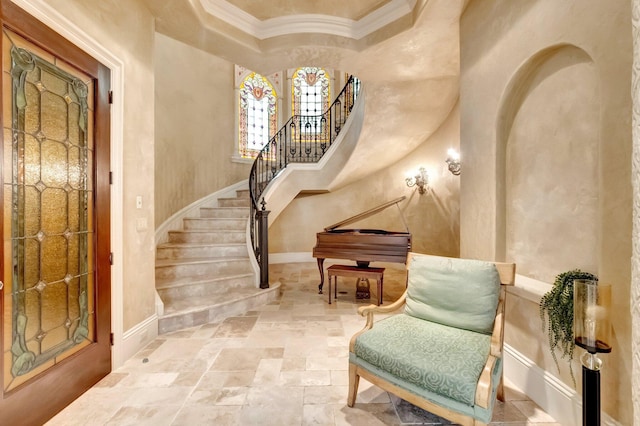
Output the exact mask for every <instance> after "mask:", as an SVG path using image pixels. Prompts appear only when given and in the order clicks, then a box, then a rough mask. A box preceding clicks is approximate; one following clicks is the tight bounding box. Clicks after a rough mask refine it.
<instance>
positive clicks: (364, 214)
mask: <svg viewBox="0 0 640 426" xmlns="http://www.w3.org/2000/svg"><path fill="white" fill-rule="evenodd" d="M405 198H407V197H406V196H404V195H403V196H402V197H400V198H396V199H395V200H391V201H387V202H386V203H384V204H380V205H379V206H377V207H374V208H372V209H369V210H367V211H365V212H362V213H358V214H357V215H355V216H351V217H350V218H347V219H345V220H343V221H340V222H338V223H334V224H333V225H331V226H327V227H326V228H324V230H325V231H327V232H330V231H333V230H334V229H335V228H338V227H340V226H344V225H348V224H350V223H353V222H357V221H358V220H362V219H366V218H368V217H369V216H373V215H374V214H376V213H378V212H379V211H382V210H384V209H386V208H387V207H390V206H393V205H394V204H395V205H398V203H399V202H400V201H402V200H404V199H405ZM398 210H400V208H398ZM400 217H401V218H402V222H403V223H404V227H405V228H406V229H407V232H409V227H408V226H407V222H406V221H405V220H404V216H403V214H402V210H400Z"/></svg>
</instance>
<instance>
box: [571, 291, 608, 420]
mask: <svg viewBox="0 0 640 426" xmlns="http://www.w3.org/2000/svg"><path fill="white" fill-rule="evenodd" d="M610 313H611V285H609V284H598V281H595V280H582V279H580V280H574V281H573V328H574V330H573V336H574V340H575V343H576V345H578V346H580V347H581V348H583V349H585V350H586V351H587V352H585V353H584V354H583V355H582V357H581V358H580V360H581V361H582V424H583V425H585V426H599V425H600V369H601V368H602V360H601V359H600V358H598V353H609V352H611V345H610V342H611V320H610Z"/></svg>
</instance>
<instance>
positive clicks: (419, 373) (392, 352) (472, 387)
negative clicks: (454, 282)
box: [354, 314, 491, 406]
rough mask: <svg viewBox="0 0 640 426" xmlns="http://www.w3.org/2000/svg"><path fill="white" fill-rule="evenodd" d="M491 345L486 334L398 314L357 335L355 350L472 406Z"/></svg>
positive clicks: (421, 385)
mask: <svg viewBox="0 0 640 426" xmlns="http://www.w3.org/2000/svg"><path fill="white" fill-rule="evenodd" d="M490 346H491V336H490V335H486V334H483V333H477V332H473V331H469V330H464V329H459V328H454V327H447V326H445V325H442V324H438V323H433V322H429V321H425V320H423V319H420V318H416V317H413V316H410V315H406V314H398V315H394V316H392V317H389V318H386V319H383V320H381V321H378V322H377V323H375V325H374V327H373V328H372V329H371V330H368V331H366V332H365V333H363V334H361V335H360V336H358V337H357V338H356V342H355V347H354V353H355V355H356V357H358V358H361V359H363V360H364V361H366V362H367V363H369V364H371V365H373V366H375V367H376V368H379V369H381V370H383V371H385V372H388V373H389V374H391V375H392V376H393V377H397V378H398V379H399V380H401V381H406V382H408V383H410V384H412V385H415V386H417V387H418V388H419V389H424V390H427V391H429V392H433V393H435V394H437V395H442V396H445V397H447V398H451V399H453V400H455V401H459V402H461V403H463V404H465V405H467V406H473V405H474V400H475V392H476V385H477V382H478V379H479V377H480V373H481V372H482V369H483V368H484V366H485V364H486V361H487V358H488V356H489V350H490Z"/></svg>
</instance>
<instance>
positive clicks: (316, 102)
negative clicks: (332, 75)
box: [291, 67, 330, 135]
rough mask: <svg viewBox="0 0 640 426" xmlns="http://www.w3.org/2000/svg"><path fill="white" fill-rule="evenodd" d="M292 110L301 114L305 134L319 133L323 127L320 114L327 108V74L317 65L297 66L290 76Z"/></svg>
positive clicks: (302, 130)
mask: <svg viewBox="0 0 640 426" xmlns="http://www.w3.org/2000/svg"><path fill="white" fill-rule="evenodd" d="M292 85H293V88H292V90H291V93H292V98H293V99H292V104H293V105H292V110H293V114H294V115H299V116H301V123H300V128H301V129H300V130H301V132H302V133H303V134H305V135H320V134H322V133H323V131H324V130H325V129H323V126H322V120H321V119H320V116H321V115H322V114H323V113H324V112H325V111H327V109H329V95H330V93H329V75H328V73H327V72H326V71H325V70H324V69H322V68H318V67H302V68H298V69H297V70H296V71H295V73H294V74H293V78H292Z"/></svg>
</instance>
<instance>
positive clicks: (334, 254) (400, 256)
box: [313, 197, 411, 294]
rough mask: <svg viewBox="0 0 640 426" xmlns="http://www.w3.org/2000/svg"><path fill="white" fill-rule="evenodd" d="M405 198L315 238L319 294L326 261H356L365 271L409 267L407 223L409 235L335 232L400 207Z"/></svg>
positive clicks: (327, 229) (366, 213)
mask: <svg viewBox="0 0 640 426" xmlns="http://www.w3.org/2000/svg"><path fill="white" fill-rule="evenodd" d="M405 198H406V197H400V198H397V199H395V200H392V201H389V202H386V203H384V204H382V205H380V206H377V207H374V208H372V209H370V210H367V211H365V212H363V213H360V214H357V215H355V216H352V217H350V218H348V219H345V220H343V221H341V222H338V223H336V224H333V225H331V226H328V227H326V228H324V232H318V233H317V234H316V239H317V240H316V245H315V247H314V248H313V257H315V258H316V259H317V260H318V270H319V271H320V284H319V285H318V290H319V293H320V294H322V287H323V285H324V267H323V265H324V260H325V259H326V258H331V259H349V260H353V261H355V262H356V265H357V266H358V267H361V268H366V267H368V266H369V262H376V261H377V262H394V263H406V261H407V254H408V253H409V250H410V249H411V234H410V233H409V232H408V228H407V226H406V222H405V228H407V232H391V231H385V230H383V229H336V228H339V227H341V226H344V225H348V224H350V223H353V222H356V221H358V220H362V219H365V218H367V217H369V216H372V215H374V214H376V213H378V212H380V211H382V210H384V209H386V208H387V207H390V206H393V205H396V206H397V205H398V203H399V202H400V201H402V200H404V199H405ZM401 215H402V212H401ZM403 222H404V218H403Z"/></svg>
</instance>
